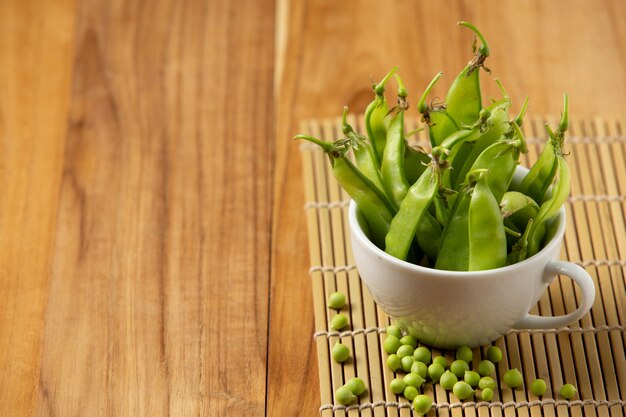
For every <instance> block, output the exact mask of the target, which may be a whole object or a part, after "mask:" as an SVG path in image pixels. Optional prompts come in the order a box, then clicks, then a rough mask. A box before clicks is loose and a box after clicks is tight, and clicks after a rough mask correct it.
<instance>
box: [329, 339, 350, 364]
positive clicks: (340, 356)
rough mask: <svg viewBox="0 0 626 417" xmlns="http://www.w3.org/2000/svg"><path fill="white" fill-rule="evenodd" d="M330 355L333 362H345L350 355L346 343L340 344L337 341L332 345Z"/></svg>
mask: <svg viewBox="0 0 626 417" xmlns="http://www.w3.org/2000/svg"><path fill="white" fill-rule="evenodd" d="M332 357H333V359H334V360H335V362H339V363H341V362H345V361H346V360H348V358H349V357H350V349H348V347H347V346H346V345H343V344H341V342H337V343H335V346H333V350H332Z"/></svg>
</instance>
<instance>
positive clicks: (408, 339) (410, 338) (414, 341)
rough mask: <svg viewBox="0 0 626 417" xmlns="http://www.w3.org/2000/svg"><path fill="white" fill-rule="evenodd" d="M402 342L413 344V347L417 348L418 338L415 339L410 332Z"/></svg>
mask: <svg viewBox="0 0 626 417" xmlns="http://www.w3.org/2000/svg"><path fill="white" fill-rule="evenodd" d="M400 343H402V344H403V345H409V346H411V347H412V348H413V349H415V348H416V347H417V339H415V338H414V337H413V336H411V335H410V334H407V335H406V336H404V337H403V338H401V339H400Z"/></svg>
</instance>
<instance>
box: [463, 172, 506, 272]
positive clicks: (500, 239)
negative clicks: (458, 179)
mask: <svg viewBox="0 0 626 417" xmlns="http://www.w3.org/2000/svg"><path fill="white" fill-rule="evenodd" d="M489 176H491V173H483V174H482V175H480V177H479V178H478V182H477V183H476V186H475V187H474V191H473V192H472V197H471V200H470V205H469V216H468V217H469V261H468V270H469V271H483V270H487V269H494V268H500V267H502V266H505V265H506V257H507V245H506V234H505V231H504V224H503V223H502V217H501V215H500V206H499V205H498V200H497V199H496V197H495V196H494V194H493V192H492V190H491V188H490V185H489V183H488V182H487V177H489Z"/></svg>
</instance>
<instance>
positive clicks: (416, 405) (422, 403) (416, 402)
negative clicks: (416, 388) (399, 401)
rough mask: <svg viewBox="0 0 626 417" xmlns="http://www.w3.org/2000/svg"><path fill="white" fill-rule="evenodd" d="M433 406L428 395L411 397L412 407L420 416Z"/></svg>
mask: <svg viewBox="0 0 626 417" xmlns="http://www.w3.org/2000/svg"><path fill="white" fill-rule="evenodd" d="M432 406H433V400H431V399H430V397H429V396H428V395H424V394H420V395H418V396H417V397H415V399H413V409H414V410H415V412H416V413H417V414H419V415H421V416H423V415H424V414H426V413H428V412H429V411H430V409H431V408H432Z"/></svg>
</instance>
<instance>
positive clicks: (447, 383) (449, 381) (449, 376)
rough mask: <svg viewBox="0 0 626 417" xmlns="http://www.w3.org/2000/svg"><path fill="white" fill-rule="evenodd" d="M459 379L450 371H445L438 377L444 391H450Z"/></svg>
mask: <svg viewBox="0 0 626 417" xmlns="http://www.w3.org/2000/svg"><path fill="white" fill-rule="evenodd" d="M458 380H459V379H458V378H457V377H456V375H454V374H453V373H452V372H451V371H445V372H444V373H443V374H442V375H441V378H439V385H441V388H443V389H445V390H446V391H450V390H451V389H452V388H453V387H454V384H456V383H457V381H458Z"/></svg>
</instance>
